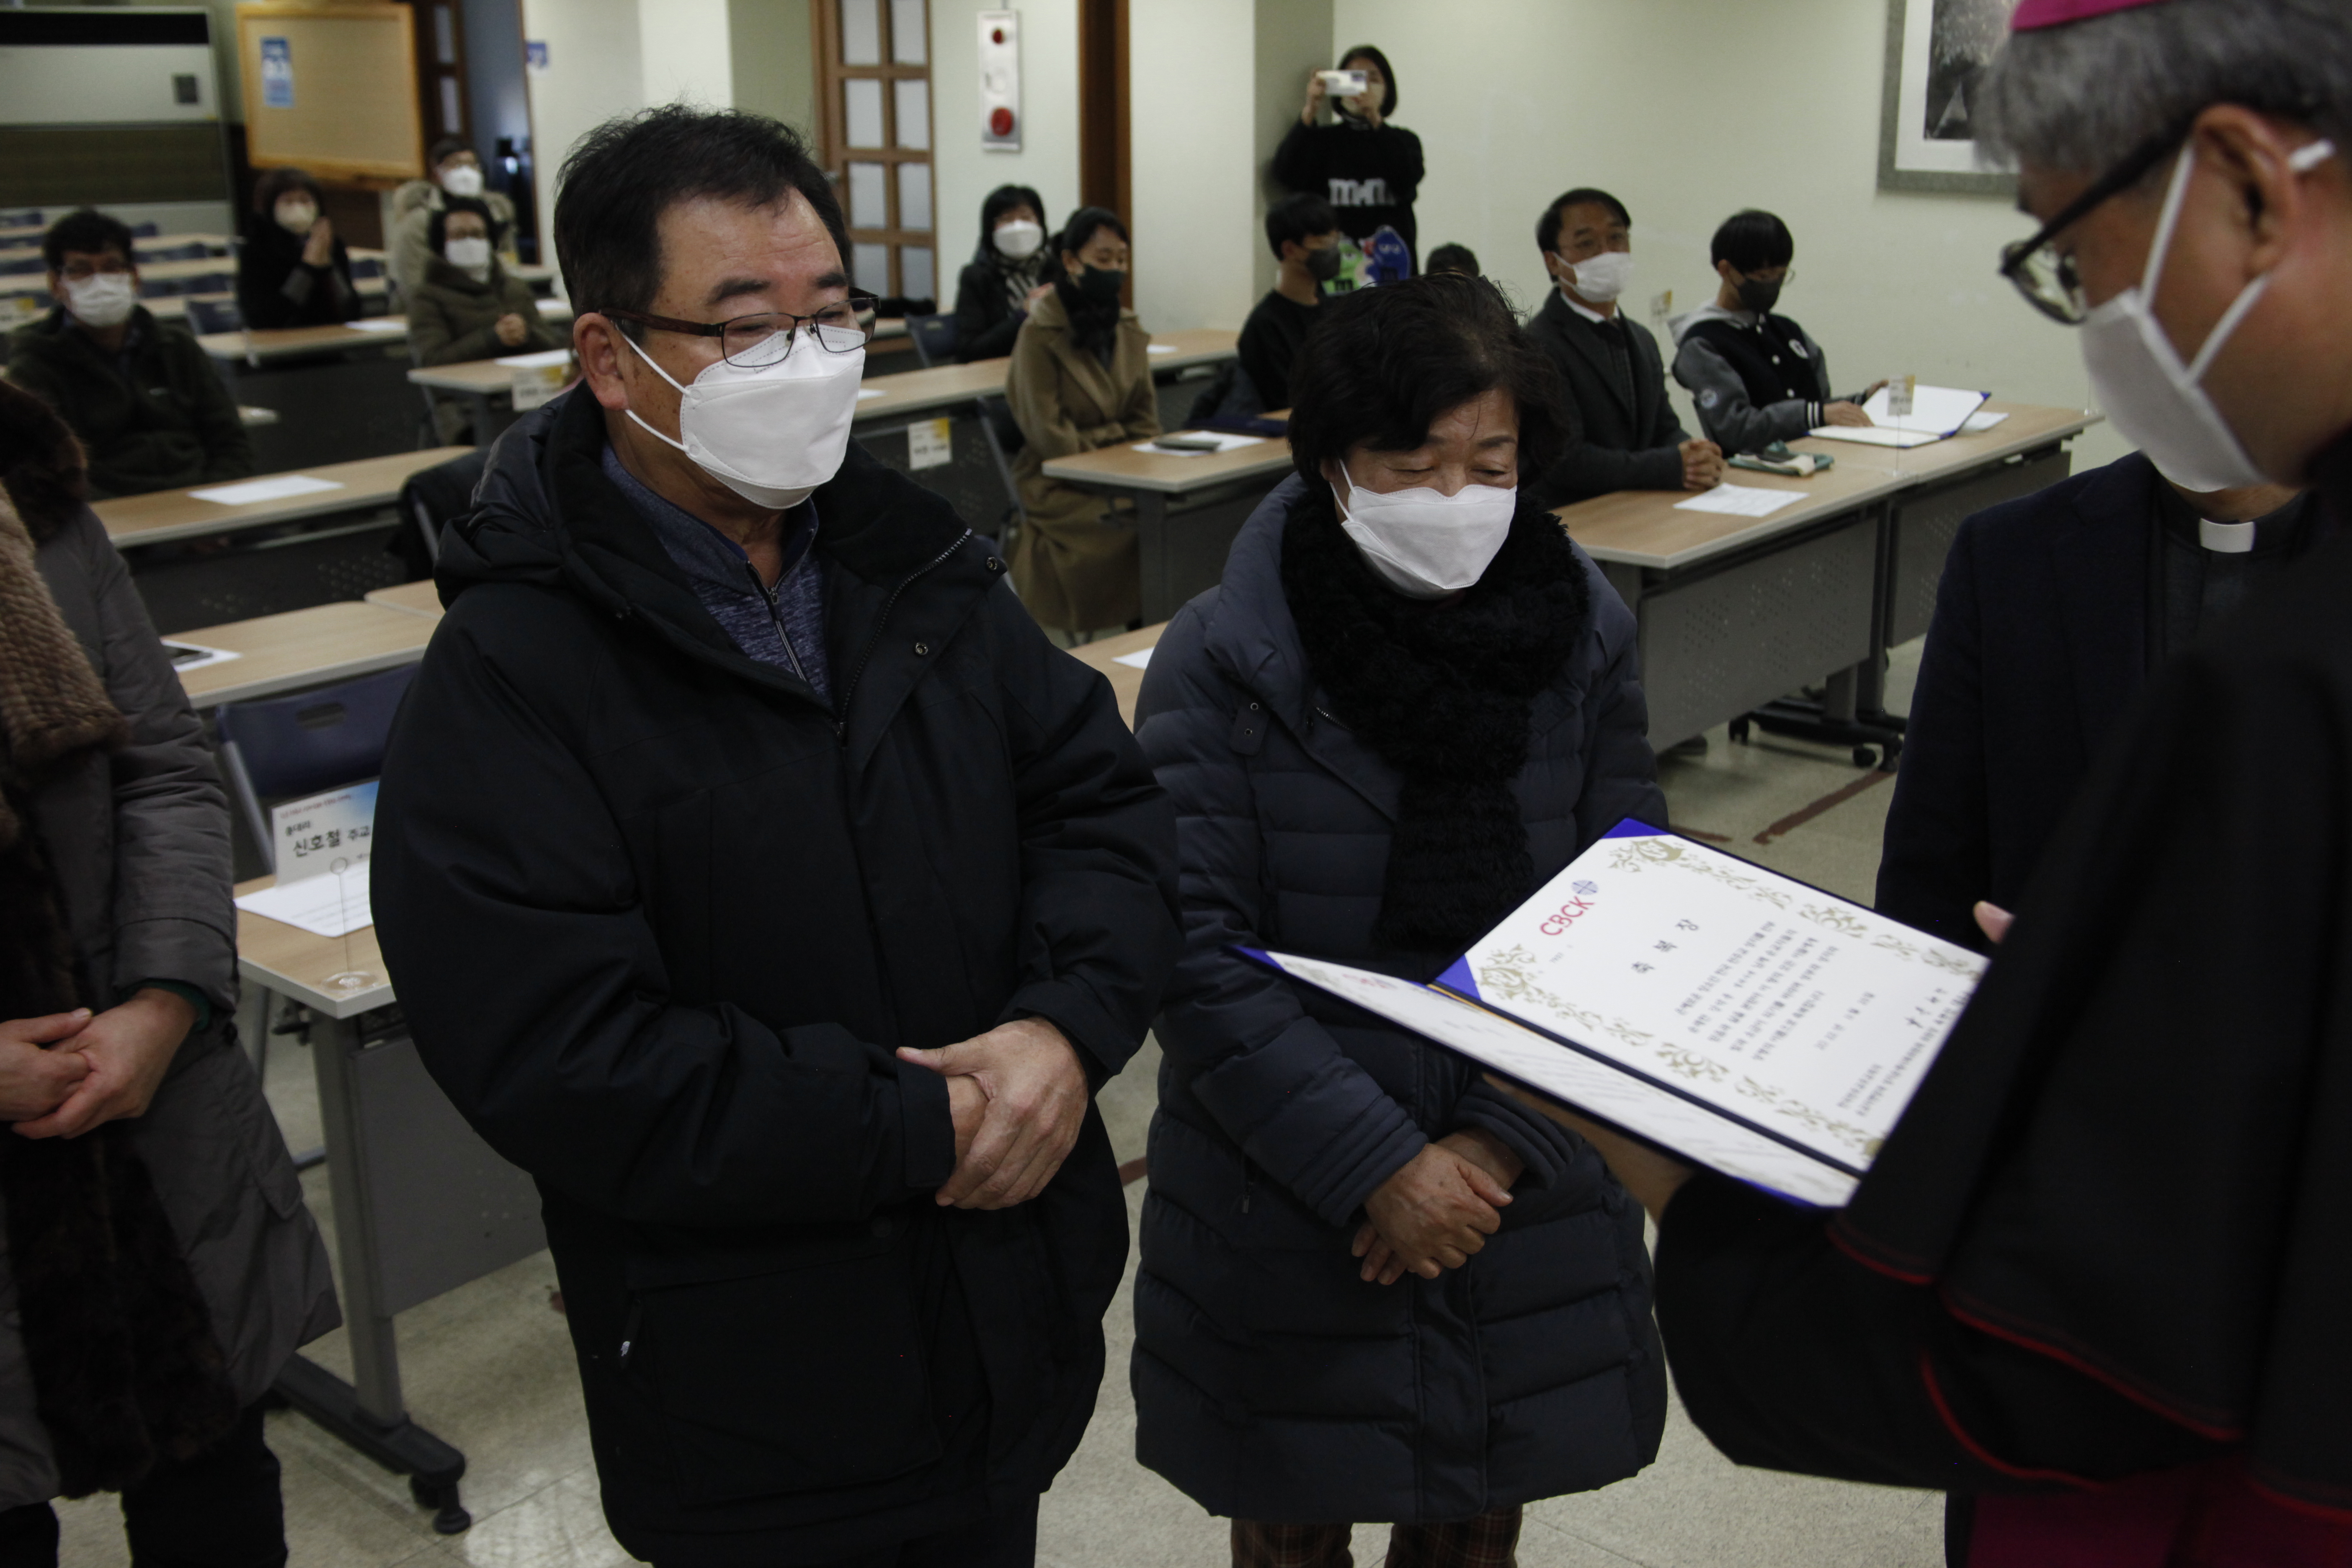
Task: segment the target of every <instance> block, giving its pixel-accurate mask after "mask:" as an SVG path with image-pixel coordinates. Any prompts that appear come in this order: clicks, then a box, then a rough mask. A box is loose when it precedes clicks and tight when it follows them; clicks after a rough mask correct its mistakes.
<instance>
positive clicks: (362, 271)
mask: <svg viewBox="0 0 2352 1568" xmlns="http://www.w3.org/2000/svg"><path fill="white" fill-rule="evenodd" d="M381 277H383V258H380V257H374V256H354V257H352V279H353V280H354V281H356V280H357V279H362V278H381Z"/></svg>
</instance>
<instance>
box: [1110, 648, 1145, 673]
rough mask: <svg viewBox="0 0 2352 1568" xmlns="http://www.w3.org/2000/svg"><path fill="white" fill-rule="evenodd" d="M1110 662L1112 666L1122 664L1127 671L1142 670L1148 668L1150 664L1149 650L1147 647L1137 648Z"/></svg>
mask: <svg viewBox="0 0 2352 1568" xmlns="http://www.w3.org/2000/svg"><path fill="white" fill-rule="evenodd" d="M1111 662H1112V663H1113V664H1123V665H1125V666H1127V667H1128V668H1129V669H1142V668H1147V667H1149V666H1150V663H1151V650H1150V648H1148V647H1146V648H1138V649H1137V650H1136V651H1135V652H1133V653H1123V654H1120V655H1119V656H1118V658H1115V659H1112V660H1111Z"/></svg>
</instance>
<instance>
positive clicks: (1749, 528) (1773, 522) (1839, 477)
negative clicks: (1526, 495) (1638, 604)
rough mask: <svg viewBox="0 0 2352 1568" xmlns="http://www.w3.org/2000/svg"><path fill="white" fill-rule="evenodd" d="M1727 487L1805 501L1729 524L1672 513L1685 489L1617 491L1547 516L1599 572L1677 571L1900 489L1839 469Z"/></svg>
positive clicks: (1736, 475) (1715, 516)
mask: <svg viewBox="0 0 2352 1568" xmlns="http://www.w3.org/2000/svg"><path fill="white" fill-rule="evenodd" d="M1729 482H1730V483H1732V484H1735V485H1739V486H1742V487H1744V488H1748V489H1759V490H1782V491H1790V492H1794V493H1795V494H1797V495H1800V496H1801V497H1803V498H1804V499H1803V500H1796V501H1791V502H1790V504H1788V505H1787V506H1784V507H1782V508H1781V509H1780V510H1778V511H1776V512H1773V513H1771V514H1770V515H1769V516H1768V517H1732V516H1727V515H1725V514H1724V513H1722V512H1712V511H1682V510H1676V509H1677V508H1678V507H1680V506H1681V504H1682V503H1683V502H1684V501H1686V500H1691V499H1692V497H1693V492H1691V491H1689V490H1619V491H1617V492H1615V493H1614V494H1612V495H1605V496H1595V497H1594V498H1593V499H1592V500H1585V501H1579V502H1577V503H1576V504H1575V505H1574V506H1564V507H1560V508H1558V509H1556V510H1555V511H1554V513H1553V515H1554V516H1556V517H1558V518H1559V520H1560V521H1561V522H1563V523H1565V524H1566V525H1567V527H1568V533H1569V537H1570V538H1571V539H1573V540H1575V541H1576V542H1578V543H1579V544H1581V545H1582V546H1584V552H1585V553H1586V554H1588V555H1590V556H1591V557H1592V559H1593V560H1595V561H1597V562H1599V563H1601V564H1602V565H1603V566H1639V567H1647V568H1650V569H1652V570H1654V571H1660V572H1678V571H1682V570H1685V569H1686V568H1688V567H1691V566H1695V565H1696V564H1698V563H1700V562H1702V561H1706V560H1708V559H1710V558H1711V557H1714V556H1717V555H1724V554H1728V553H1731V552H1736V551H1739V550H1744V549H1747V548H1748V547H1749V546H1751V545H1754V544H1757V543H1759V542H1764V541H1767V540H1769V539H1772V538H1775V537H1777V536H1778V535H1780V534H1783V533H1787V532H1789V531H1791V530H1796V529H1801V528H1804V527H1806V526H1808V525H1809V524H1811V523H1813V522H1817V521H1820V520H1821V519H1822V518H1824V517H1832V516H1835V515H1837V514H1838V513H1841V512H1846V511H1852V510H1855V509H1857V508H1859V507H1862V506H1864V505H1867V504H1868V503H1870V502H1871V501H1874V500H1882V499H1884V498H1885V497H1886V496H1890V495H1892V494H1894V493H1895V491H1896V490H1897V489H1901V488H1902V484H1901V481H1900V480H1898V479H1895V476H1893V475H1892V474H1888V473H1885V472H1882V471H1880V470H1878V469H1875V468H1864V467H1862V466H1860V465H1854V466H1852V467H1849V466H1848V465H1846V464H1845V463H1843V462H1841V463H1839V464H1838V466H1837V467H1836V468H1832V469H1830V470H1829V471H1828V472H1827V473H1822V474H1815V475H1813V476H1811V478H1809V479H1788V478H1785V477H1783V476H1781V475H1780V474H1756V473H1749V472H1748V470H1746V469H1744V468H1733V469H1731V470H1730V479H1729ZM1614 580H1615V574H1612V581H1614ZM1620 592H1622V588H1621V589H1620Z"/></svg>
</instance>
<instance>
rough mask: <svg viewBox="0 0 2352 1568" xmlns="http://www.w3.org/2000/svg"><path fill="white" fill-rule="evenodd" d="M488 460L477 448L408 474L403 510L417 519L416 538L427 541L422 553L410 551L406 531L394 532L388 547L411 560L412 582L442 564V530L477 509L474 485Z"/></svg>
mask: <svg viewBox="0 0 2352 1568" xmlns="http://www.w3.org/2000/svg"><path fill="white" fill-rule="evenodd" d="M488 460H489V454H488V452H486V451H484V450H482V449H481V448H479V447H476V448H475V449H474V450H473V451H470V452H468V453H467V454H466V455H465V456H464V457H462V458H450V459H449V460H448V461H447V462H446V463H440V464H436V466H434V467H432V468H425V469H421V470H419V471H418V472H416V473H414V474H411V475H409V476H408V482H407V483H406V484H404V485H403V486H401V487H400V510H402V512H404V514H406V515H407V516H408V517H409V518H410V519H411V520H412V521H415V524H416V531H415V538H417V539H419V540H421V541H423V542H424V549H423V550H422V552H414V551H411V550H409V549H407V548H406V547H405V546H404V544H402V543H401V541H403V540H404V539H405V538H406V537H408V536H407V535H406V534H405V533H404V534H400V535H395V536H394V545H393V546H391V547H389V548H391V549H392V550H393V552H394V554H396V555H399V556H401V557H403V558H404V559H405V560H406V561H407V562H408V564H409V581H411V582H415V580H416V579H417V578H420V577H429V576H431V575H432V574H433V568H434V567H435V566H436V565H438V564H439V563H440V561H441V531H442V530H443V529H445V528H446V527H448V526H449V524H451V523H453V522H455V521H457V519H459V518H461V517H463V516H465V515H466V514H467V512H469V511H471V510H474V487H475V486H476V485H478V484H479V483H481V481H482V468H483V465H484V464H485V463H487V462H488Z"/></svg>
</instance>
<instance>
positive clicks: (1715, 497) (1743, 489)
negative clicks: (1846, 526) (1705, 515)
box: [1675, 484, 1805, 517]
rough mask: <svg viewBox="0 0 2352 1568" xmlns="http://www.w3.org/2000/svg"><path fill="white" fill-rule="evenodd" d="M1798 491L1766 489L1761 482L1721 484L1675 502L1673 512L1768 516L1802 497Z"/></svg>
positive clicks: (1802, 494) (1801, 493) (1801, 492)
mask: <svg viewBox="0 0 2352 1568" xmlns="http://www.w3.org/2000/svg"><path fill="white" fill-rule="evenodd" d="M1804 499H1805V497H1804V492H1803V491H1801V490H1768V489H1764V488H1763V487H1761V486H1760V485H1733V484H1721V485H1717V486H1716V487H1715V488H1714V489H1711V490H1701V491H1700V492H1699V493H1698V494H1696V495H1695V496H1693V497H1691V499H1690V500H1678V501H1676V502H1675V510H1676V511H1719V512H1723V513H1725V514H1727V515H1728V516H1731V517H1769V516H1771V515H1772V514H1773V513H1774V512H1776V511H1779V510H1780V509H1781V508H1782V507H1784V506H1787V505H1788V504H1789V503H1790V501H1792V500H1804Z"/></svg>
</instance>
